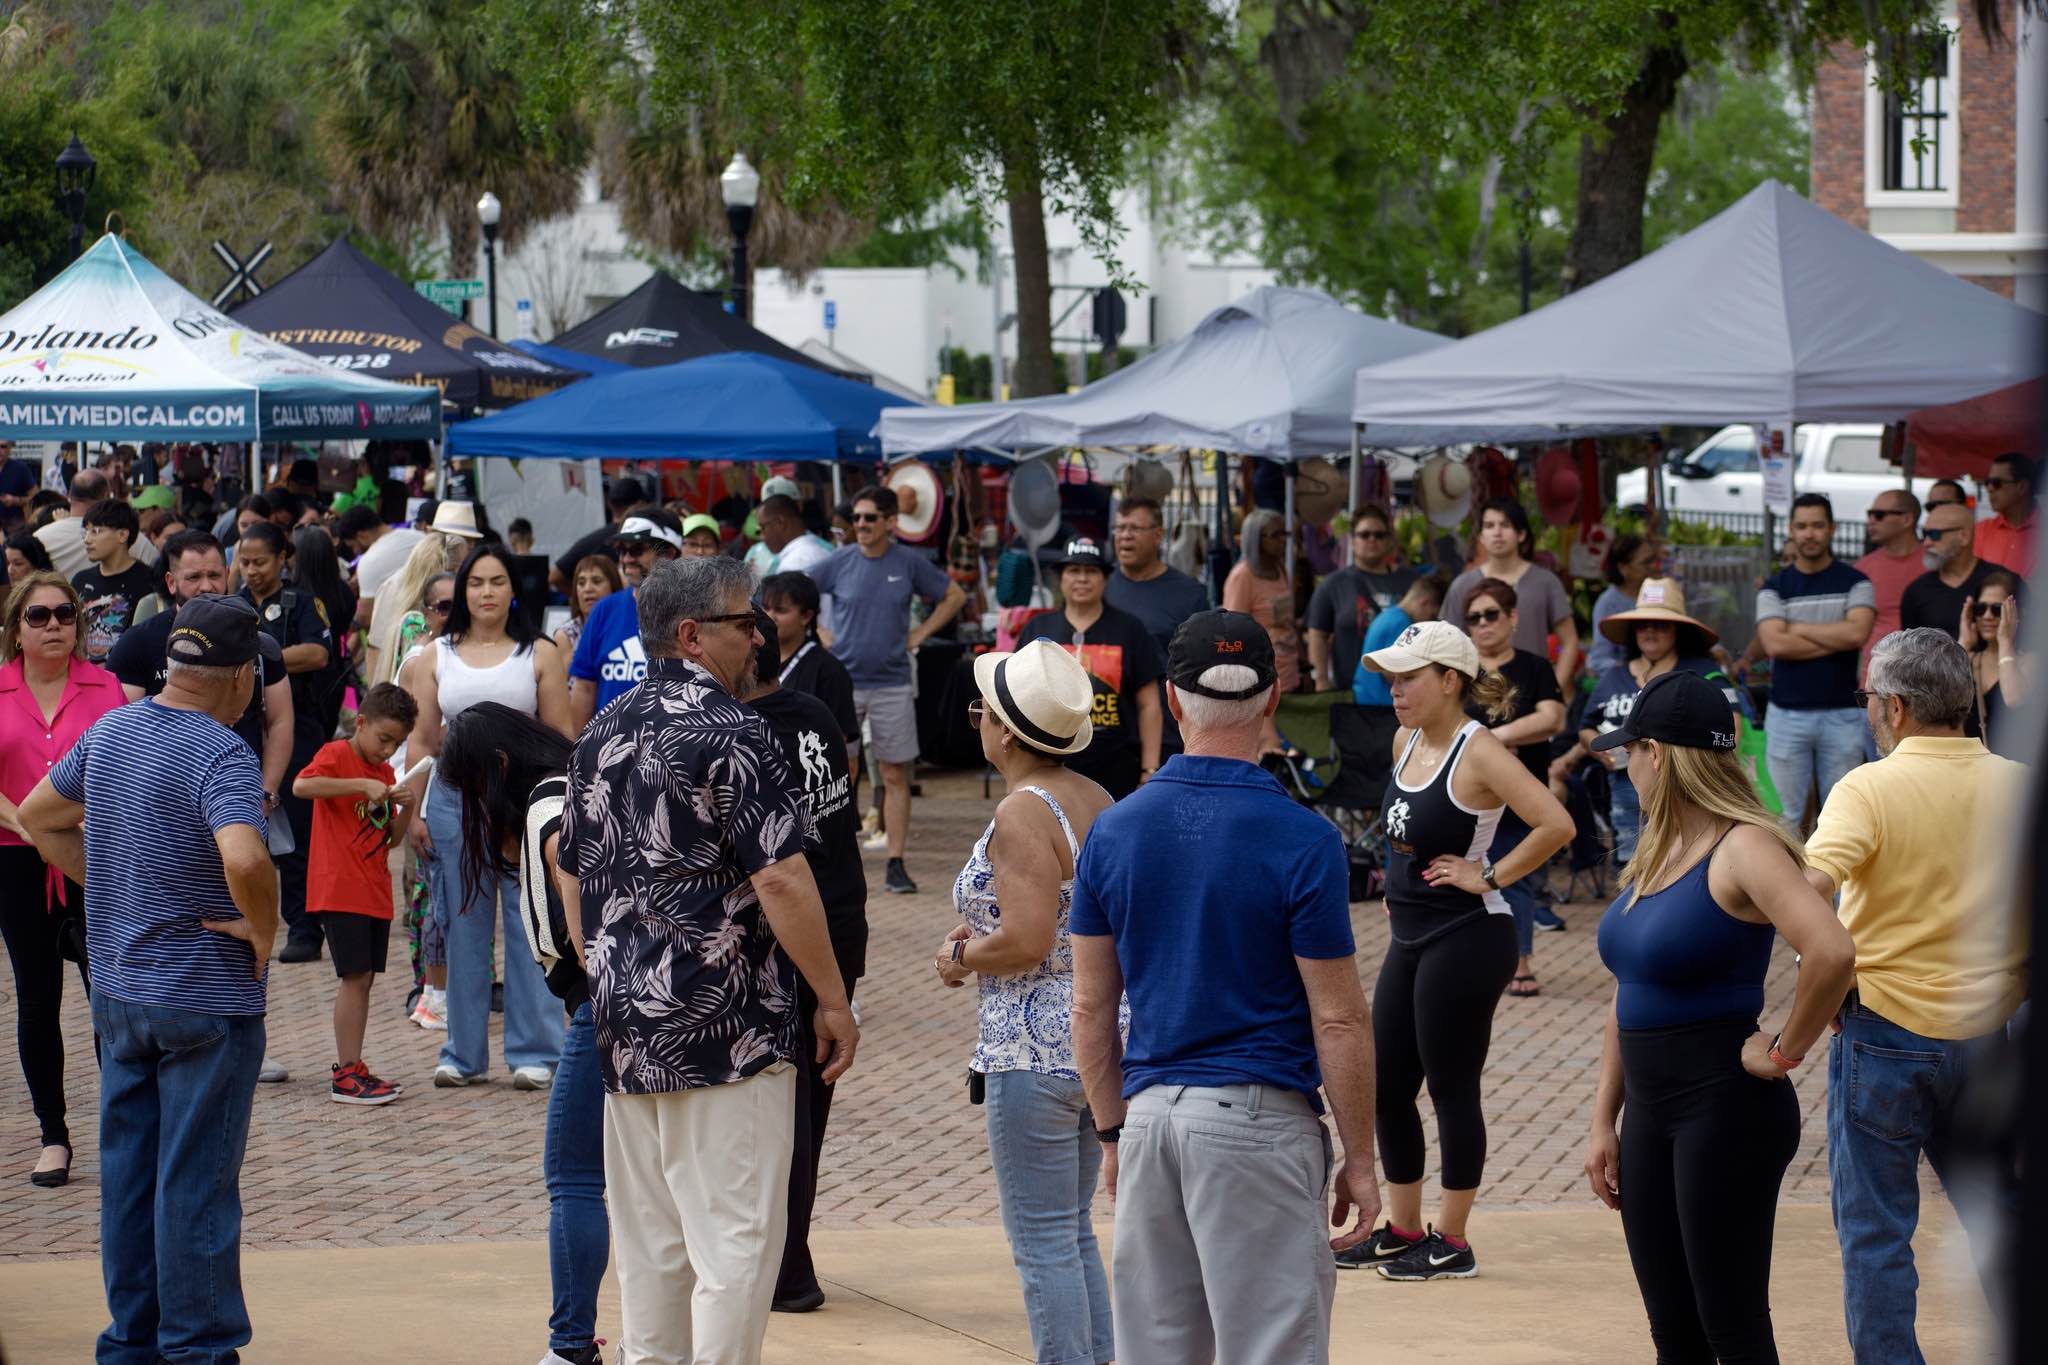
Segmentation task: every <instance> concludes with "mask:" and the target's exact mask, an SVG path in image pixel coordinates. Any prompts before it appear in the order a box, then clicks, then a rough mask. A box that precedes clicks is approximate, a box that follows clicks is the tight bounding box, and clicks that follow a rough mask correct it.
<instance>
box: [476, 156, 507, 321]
mask: <svg viewBox="0 0 2048 1365" xmlns="http://www.w3.org/2000/svg"><path fill="white" fill-rule="evenodd" d="M503 212H504V205H502V204H500V203H499V202H498V196H497V195H495V194H492V193H491V192H490V191H489V190H485V191H484V197H483V198H481V199H479V200H477V201H476V220H477V221H478V222H479V223H482V224H483V225H484V276H485V279H486V281H487V283H486V284H485V286H484V288H485V291H486V292H487V293H488V294H489V295H490V299H491V336H492V337H494V338H495V337H496V336H497V335H498V216H499V215H500V214H501V213H503Z"/></svg>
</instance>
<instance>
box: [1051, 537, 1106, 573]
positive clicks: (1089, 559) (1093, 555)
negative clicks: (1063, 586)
mask: <svg viewBox="0 0 2048 1365" xmlns="http://www.w3.org/2000/svg"><path fill="white" fill-rule="evenodd" d="M1056 562H1057V563H1058V565H1059V567H1060V568H1062V569H1100V570H1102V571H1103V572H1104V573H1108V572H1109V556H1108V555H1106V554H1104V553H1102V547H1101V546H1100V545H1097V544H1096V543H1095V542H1094V541H1092V540H1090V539H1088V538H1087V537H1086V536H1076V537H1075V538H1074V539H1072V540H1070V541H1068V542H1067V548H1066V549H1065V550H1062V551H1061V552H1060V557H1059V559H1058V560H1057V561H1056Z"/></svg>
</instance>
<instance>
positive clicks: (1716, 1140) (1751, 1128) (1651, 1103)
mask: <svg viewBox="0 0 2048 1365" xmlns="http://www.w3.org/2000/svg"><path fill="white" fill-rule="evenodd" d="M1755 1032H1756V1021H1755V1020H1754V1019H1721V1020H1715V1021H1712V1022H1709V1023H1704V1024H1690V1025H1686V1026H1684V1027H1679V1028H1667V1029H1627V1030H1624V1031H1623V1032H1622V1034H1621V1067H1622V1074H1623V1078H1624V1083H1625V1085H1626V1099H1625V1100H1624V1104H1623V1110H1622V1120H1621V1172H1620V1180H1621V1226H1622V1231H1623V1232H1624V1233H1625V1234H1626V1235H1627V1237H1628V1258H1629V1261H1630V1262H1631V1263H1632V1264H1633V1265H1634V1266H1635V1271H1636V1284H1637V1286H1638V1287H1639V1288H1641V1290H1642V1293H1643V1307H1644V1308H1645V1309H1647V1310H1648V1311H1649V1315H1650V1340H1651V1341H1652V1342H1653V1343H1655V1345H1656V1348H1657V1360H1658V1363H1659V1365H1694V1363H1695V1362H1697V1363H1698V1365H1714V1362H1716V1361H1720V1362H1721V1363H1722V1365H1738V1362H1740V1365H1752V1363H1753V1362H1775V1361H1776V1360H1777V1359H1778V1347H1777V1343H1776V1341H1775V1340H1774V1339H1773V1338H1772V1336H1771V1231H1772V1227H1773V1225H1774V1223H1775V1220H1776V1218H1777V1212H1778V1186H1779V1185H1780V1184H1781V1183H1783V1181H1784V1179H1785V1167H1786V1166H1787V1165H1789V1164H1790V1163H1791V1160H1792V1154H1793V1153H1794V1152H1795V1151H1796V1150H1797V1149H1798V1146H1799V1097H1798V1096H1797V1095H1796V1094H1795V1093H1794V1092H1793V1089H1792V1083H1791V1082H1790V1081H1785V1080H1778V1081H1766V1080H1760V1079H1758V1078H1757V1077H1755V1076H1752V1075H1750V1074H1749V1073H1748V1072H1746V1071H1744V1070H1743V1069H1742V1061H1741V1057H1742V1044H1743V1040H1744V1039H1746V1038H1748V1037H1749V1036H1750V1035H1751V1034H1752V1033H1755Z"/></svg>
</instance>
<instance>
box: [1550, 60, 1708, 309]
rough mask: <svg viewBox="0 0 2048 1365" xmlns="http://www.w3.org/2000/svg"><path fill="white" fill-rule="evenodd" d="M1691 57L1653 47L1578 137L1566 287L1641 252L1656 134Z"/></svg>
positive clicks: (1600, 275)
mask: <svg viewBox="0 0 2048 1365" xmlns="http://www.w3.org/2000/svg"><path fill="white" fill-rule="evenodd" d="M1688 65H1689V63H1688V62H1687V61H1686V56H1685V53H1684V52H1683V51H1681V50H1680V49H1679V48H1678V47H1676V46H1672V45H1667V46H1661V47H1656V48H1652V49H1651V50H1650V51H1649V52H1648V53H1646V54H1644V57H1643V64H1642V67H1641V69H1640V70H1638V71H1637V72H1636V78H1635V81H1634V83H1633V84H1631V85H1630V86H1629V88H1628V92H1627V94H1625V95H1624V96H1623V97H1622V103H1621V107H1620V108H1619V109H1617V110H1615V111H1614V112H1613V113H1612V114H1610V115H1608V116H1607V117H1606V118H1604V119H1602V120H1601V122H1600V128H1599V131H1598V132H1589V133H1586V134H1585V135H1583V136H1582V137H1581V138H1580V139H1579V210H1578V219H1577V221H1576V222H1574V223H1573V224H1572V239H1571V244H1570V245H1569V246H1567V247H1566V248H1565V256H1564V275H1565V278H1564V287H1565V292H1566V293H1570V292H1572V291H1573V290H1577V289H1584V288H1585V287H1586V286H1587V285H1589V284H1591V283H1593V282H1594V281H1595V280H1599V279H1604V278H1606V277H1607V276H1609V275H1612V274H1613V273H1614V272H1615V271H1617V270H1619V269H1621V268H1622V267H1623V266H1625V265H1627V264H1629V263H1630V262H1631V261H1634V260H1636V259H1637V258H1638V257H1640V256H1641V255H1642V254H1643V197H1644V195H1645V194H1646V193H1647V192H1648V190H1649V185H1650V163H1651V162H1652V161H1653V160H1654V159H1655V157H1656V155H1657V132H1658V130H1659V129H1660V128H1661V127H1662V126H1663V122H1664V115H1666V114H1667V113H1669V112H1671V106H1672V104H1673V103H1674V102H1675V101H1676V100H1677V98H1678V83H1679V81H1680V80H1682V79H1683V78H1684V76H1685V73H1686V68H1687V67H1688Z"/></svg>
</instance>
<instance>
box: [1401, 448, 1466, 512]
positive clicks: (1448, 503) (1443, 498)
mask: <svg viewBox="0 0 2048 1365" xmlns="http://www.w3.org/2000/svg"><path fill="white" fill-rule="evenodd" d="M1415 501H1416V502H1417V503H1418V504H1419V505H1420V506H1421V508H1422V514H1423V515H1424V516H1425V517H1428V518H1429V524H1430V525H1432V526H1443V527H1451V526H1456V525H1457V524H1458V523H1459V522H1461V521H1463V520H1464V519H1465V515H1466V513H1468V512H1470V511H1471V510H1472V471H1471V470H1470V469H1468V468H1466V466H1465V464H1464V462H1463V461H1461V460H1454V459H1452V458H1451V457H1450V456H1448V455H1432V456H1431V457H1430V458H1429V461H1428V463H1426V464H1424V465H1423V466H1422V470H1421V472H1420V473H1418V474H1417V475H1416V476H1415Z"/></svg>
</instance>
